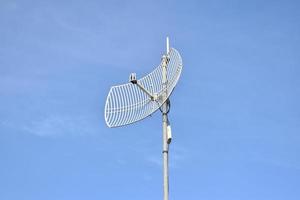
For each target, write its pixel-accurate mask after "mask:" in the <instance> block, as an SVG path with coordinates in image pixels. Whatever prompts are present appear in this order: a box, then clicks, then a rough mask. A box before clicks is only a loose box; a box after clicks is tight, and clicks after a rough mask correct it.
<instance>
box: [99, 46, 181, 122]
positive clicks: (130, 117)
mask: <svg viewBox="0 0 300 200" xmlns="http://www.w3.org/2000/svg"><path fill="white" fill-rule="evenodd" d="M163 62H164V59H162V62H161V63H160V65H159V66H158V67H156V68H155V69H154V71H152V72H151V73H150V74H148V75H146V76H145V77H143V78H141V79H139V80H137V84H132V83H127V84H123V85H117V86H113V87H111V89H110V91H109V93H108V96H107V99H106V103H105V110H104V115H105V122H106V124H107V126H108V127H118V126H123V125H127V124H131V123H134V122H136V121H139V120H142V119H144V118H145V117H147V116H149V115H151V114H152V113H153V112H155V111H156V110H157V109H159V108H160V107H161V106H162V105H163V103H164V102H165V101H166V100H167V99H168V98H169V96H170V94H171V93H172V91H173V89H174V87H175V86H176V84H177V82H178V79H179V77H180V74H181V70H182V59H181V56H180V54H179V53H178V51H177V50H176V49H174V48H171V49H170V51H169V52H168V54H167V81H166V83H165V84H163V75H162V74H163V73H162V70H163ZM164 94H167V95H164Z"/></svg>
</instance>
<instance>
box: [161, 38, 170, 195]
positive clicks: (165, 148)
mask: <svg viewBox="0 0 300 200" xmlns="http://www.w3.org/2000/svg"><path fill="white" fill-rule="evenodd" d="M169 50H170V48H169V38H168V37H167V55H168V53H169ZM167 55H164V56H163V61H162V84H163V88H164V91H165V92H164V94H163V99H166V98H167V97H168V96H167V95H168V93H167V90H166V87H167V64H168V58H167ZM167 102H168V101H165V103H164V104H163V105H162V111H163V112H162V122H163V181H164V182H163V183H164V200H169V160H168V159H169V158H168V153H169V144H168V136H167V131H168V130H167V126H168V113H167V112H168V111H167V109H168V105H167V104H168V103H167Z"/></svg>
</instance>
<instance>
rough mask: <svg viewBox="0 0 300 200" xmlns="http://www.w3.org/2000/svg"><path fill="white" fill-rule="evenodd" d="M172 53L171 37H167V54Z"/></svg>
mask: <svg viewBox="0 0 300 200" xmlns="http://www.w3.org/2000/svg"><path fill="white" fill-rule="evenodd" d="M169 52H170V43H169V37H168V36H167V54H169Z"/></svg>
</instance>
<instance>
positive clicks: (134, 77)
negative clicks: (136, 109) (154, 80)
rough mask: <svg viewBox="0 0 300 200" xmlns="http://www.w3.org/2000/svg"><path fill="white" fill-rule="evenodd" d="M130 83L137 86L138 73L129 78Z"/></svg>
mask: <svg viewBox="0 0 300 200" xmlns="http://www.w3.org/2000/svg"><path fill="white" fill-rule="evenodd" d="M129 82H131V83H133V84H137V80H136V73H131V74H130V76H129Z"/></svg>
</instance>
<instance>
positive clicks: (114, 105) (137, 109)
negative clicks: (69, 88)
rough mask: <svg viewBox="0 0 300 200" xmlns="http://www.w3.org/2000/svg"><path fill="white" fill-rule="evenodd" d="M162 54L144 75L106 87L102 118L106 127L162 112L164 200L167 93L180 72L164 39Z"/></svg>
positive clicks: (177, 60)
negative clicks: (158, 111)
mask: <svg viewBox="0 0 300 200" xmlns="http://www.w3.org/2000/svg"><path fill="white" fill-rule="evenodd" d="M166 50H167V51H166V53H165V54H164V55H163V56H162V58H161V63H160V65H159V66H158V67H156V68H155V69H154V71H152V72H151V73H149V74H148V75H147V76H145V77H143V78H141V79H137V78H136V74H135V73H132V74H131V75H130V77H129V83H126V84H122V85H116V86H113V87H111V88H110V91H109V93H108V95H107V99H106V103H105V109H104V118H105V122H106V124H107V126H108V127H110V128H112V127H119V126H124V125H128V124H131V123H134V122H137V121H139V120H142V119H144V118H146V117H148V116H150V115H151V114H152V113H154V112H155V111H156V110H158V109H159V110H160V111H161V113H162V128H163V132H162V136H163V140H162V141H163V149H162V153H163V191H164V200H169V160H168V159H169V158H168V153H169V144H170V143H171V140H172V134H171V126H170V122H169V120H168V113H169V111H170V100H169V96H170V95H171V93H172V91H173V90H174V88H175V86H176V84H177V82H178V80H179V77H180V75H181V71H182V59H181V56H180V54H179V52H178V51H177V50H176V49H174V48H170V44H169V37H167V39H166Z"/></svg>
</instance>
